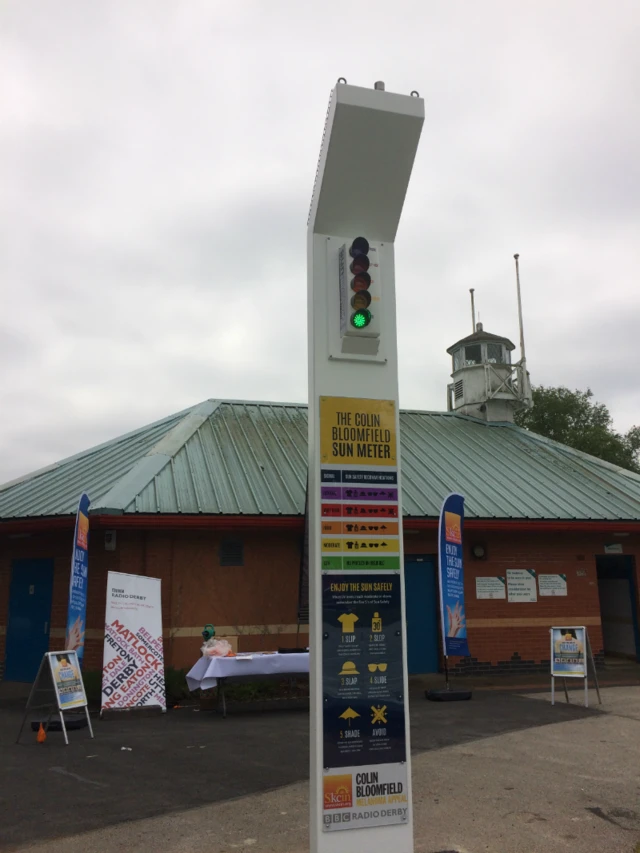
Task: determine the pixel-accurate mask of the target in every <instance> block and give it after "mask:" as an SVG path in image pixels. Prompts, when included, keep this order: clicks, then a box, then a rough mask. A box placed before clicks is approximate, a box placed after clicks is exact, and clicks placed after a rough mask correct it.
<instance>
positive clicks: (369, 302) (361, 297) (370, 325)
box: [338, 237, 381, 355]
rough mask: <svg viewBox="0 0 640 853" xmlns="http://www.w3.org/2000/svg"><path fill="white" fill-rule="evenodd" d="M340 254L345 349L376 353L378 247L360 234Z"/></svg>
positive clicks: (344, 350) (342, 331)
mask: <svg viewBox="0 0 640 853" xmlns="http://www.w3.org/2000/svg"><path fill="white" fill-rule="evenodd" d="M338 257H339V273H340V335H341V337H342V352H343V353H353V354H359V355H375V354H376V353H377V351H378V340H377V339H378V338H379V337H380V316H379V315H380V297H381V288H380V261H379V252H378V249H377V247H376V246H374V245H372V244H370V243H369V241H368V240H367V239H366V237H356V238H355V240H353V242H352V243H351V245H350V246H348V247H347V244H346V243H345V244H344V245H343V246H342V247H341V249H340V251H339V256H338ZM358 339H360V340H358Z"/></svg>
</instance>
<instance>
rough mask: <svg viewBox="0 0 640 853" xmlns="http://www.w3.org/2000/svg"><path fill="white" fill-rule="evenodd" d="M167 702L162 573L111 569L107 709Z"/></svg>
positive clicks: (106, 638) (106, 648)
mask: <svg viewBox="0 0 640 853" xmlns="http://www.w3.org/2000/svg"><path fill="white" fill-rule="evenodd" d="M144 706H147V707H149V706H155V707H160V708H162V709H163V710H166V708H167V701H166V695H165V683H164V652H163V646H162V603H161V596H160V579H159V578H148V577H144V576H141V575H125V574H122V573H120V572H109V574H108V577H107V608H106V614H105V632H104V658H103V668H102V710H103V711H104V710H105V709H123V708H139V707H144Z"/></svg>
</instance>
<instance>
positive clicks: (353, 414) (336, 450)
mask: <svg viewBox="0 0 640 853" xmlns="http://www.w3.org/2000/svg"><path fill="white" fill-rule="evenodd" d="M320 462H321V464H323V465H331V464H334V465H375V466H376V467H378V466H381V465H393V466H395V465H397V464H398V460H397V451H396V416H395V404H394V402H393V400H361V399H358V398H357V397H320Z"/></svg>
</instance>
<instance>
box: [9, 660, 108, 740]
mask: <svg viewBox="0 0 640 853" xmlns="http://www.w3.org/2000/svg"><path fill="white" fill-rule="evenodd" d="M81 709H83V710H84V712H85V714H86V717H87V725H88V726H89V733H90V735H91V737H93V728H92V727H91V719H90V717H89V708H88V707H87V696H86V693H85V690H84V683H83V681H82V674H81V672H80V667H79V665H78V655H77V654H76V652H75V651H66V652H47V653H46V654H45V655H44V656H43V658H42V660H41V661H40V667H39V669H38V674H37V675H36V679H35V681H34V682H33V686H32V688H31V692H30V693H29V698H28V699H27V706H26V708H25V711H24V716H23V717H22V723H21V725H20V731H19V732H18V737H17V740H16V743H19V742H20V737H21V736H22V732H23V730H24V725H25V723H26V721H27V718H28V717H29V715H30V714H31V713H33V712H34V711H42V710H46V711H47V712H48V717H47V721H46V723H45V726H44V730H45V732H46V731H47V730H48V728H49V724H50V722H51V717H52V716H53V715H54V713H55V712H56V711H57V713H58V714H59V715H60V726H61V728H62V733H63V734H64V742H65V743H66V745H67V746H68V745H69V737H68V735H67V726H66V724H65V719H64V715H65V713H69V712H70V711H79V710H81Z"/></svg>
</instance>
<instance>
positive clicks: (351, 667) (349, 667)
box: [340, 660, 360, 675]
mask: <svg viewBox="0 0 640 853" xmlns="http://www.w3.org/2000/svg"><path fill="white" fill-rule="evenodd" d="M340 675H360V673H359V672H358V670H357V669H356V665H355V663H353V661H350V660H346V661H345V662H344V663H343V664H342V670H341V671H340Z"/></svg>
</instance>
